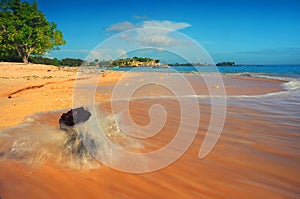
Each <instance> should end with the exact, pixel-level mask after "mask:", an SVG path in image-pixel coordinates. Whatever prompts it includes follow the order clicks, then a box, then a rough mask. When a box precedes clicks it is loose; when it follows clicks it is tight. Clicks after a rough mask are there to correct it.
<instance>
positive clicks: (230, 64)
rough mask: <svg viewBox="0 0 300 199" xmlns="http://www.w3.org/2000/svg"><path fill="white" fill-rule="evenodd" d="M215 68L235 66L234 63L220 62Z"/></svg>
mask: <svg viewBox="0 0 300 199" xmlns="http://www.w3.org/2000/svg"><path fill="white" fill-rule="evenodd" d="M216 66H236V65H235V63H234V62H220V63H217V64H216Z"/></svg>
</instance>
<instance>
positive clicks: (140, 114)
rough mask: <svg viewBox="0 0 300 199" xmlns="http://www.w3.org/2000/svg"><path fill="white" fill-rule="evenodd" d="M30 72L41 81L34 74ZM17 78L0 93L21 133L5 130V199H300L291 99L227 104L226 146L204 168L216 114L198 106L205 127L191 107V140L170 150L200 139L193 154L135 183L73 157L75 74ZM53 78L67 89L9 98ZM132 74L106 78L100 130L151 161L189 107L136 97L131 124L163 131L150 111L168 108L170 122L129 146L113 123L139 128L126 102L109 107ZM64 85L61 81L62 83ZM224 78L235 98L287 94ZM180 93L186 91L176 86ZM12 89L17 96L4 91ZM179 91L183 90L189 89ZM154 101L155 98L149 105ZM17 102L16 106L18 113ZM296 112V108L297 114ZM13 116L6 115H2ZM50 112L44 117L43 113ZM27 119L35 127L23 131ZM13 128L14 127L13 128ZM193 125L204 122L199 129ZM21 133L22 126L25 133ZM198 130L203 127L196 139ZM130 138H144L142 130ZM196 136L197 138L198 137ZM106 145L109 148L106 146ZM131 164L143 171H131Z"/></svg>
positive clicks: (1, 157)
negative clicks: (65, 126)
mask: <svg viewBox="0 0 300 199" xmlns="http://www.w3.org/2000/svg"><path fill="white" fill-rule="evenodd" d="M1 68H2V67H1V64H0V69H1ZM17 68H18V67H17ZM30 68H31V70H33V71H30ZM14 69H15V68H7V69H6V71H5V72H7V73H11V74H13V73H14V72H16V71H17V72H20V71H22V73H15V76H14V77H13V78H11V76H8V77H10V78H6V79H5V78H3V79H2V78H1V79H0V83H6V85H4V86H3V84H0V91H1V92H0V94H6V95H1V97H0V102H1V103H3V104H4V105H5V106H1V113H0V114H2V115H0V116H1V117H2V120H0V122H2V123H0V124H2V125H3V124H6V125H7V126H8V124H10V125H13V123H15V125H14V126H15V128H11V126H8V127H6V128H7V129H5V130H3V129H0V131H1V133H0V138H1V139H0V167H1V170H0V179H1V180H0V192H1V193H0V195H1V197H3V198H20V197H25V198H40V197H41V196H42V197H43V198H45V199H46V198H49V199H50V198H65V197H68V198H74V199H75V198H82V197H88V198H99V197H105V198H115V197H117V198H118V197H119V198H120V197H121V198H122V197H128V198H141V196H142V197H144V198H162V197H166V196H167V197H170V198H201V197H213V198H235V197H236V196H241V197H243V198H261V197H262V196H264V197H267V198H288V197H289V198H292V197H294V198H297V197H299V192H298V184H299V183H300V182H299V180H300V176H299V175H300V174H299V172H298V170H299V169H298V167H299V166H298V165H299V163H300V159H299V141H300V140H299V139H300V137H299V135H298V134H299V133H298V132H299V124H298V122H297V121H298V120H297V118H299V114H298V112H297V110H295V108H294V107H293V105H294V103H295V101H296V102H298V100H297V98H296V99H295V98H290V96H288V97H289V99H290V101H287V100H286V96H284V97H283V98H281V99H280V98H279V101H277V100H276V97H275V100H274V101H273V99H274V98H266V99H264V98H262V99H255V100H252V99H250V100H239V99H238V100H233V101H231V102H233V104H231V103H228V104H227V105H228V106H227V107H226V118H225V123H224V126H223V128H222V134H221V136H220V137H219V139H218V143H217V144H216V145H215V146H214V149H213V150H212V151H211V152H210V153H209V155H208V156H207V157H205V158H199V149H200V147H201V146H202V145H203V142H204V138H205V137H206V135H207V131H208V129H209V127H210V125H211V119H212V118H211V111H212V108H211V106H209V103H207V100H203V99H202V98H199V100H198V101H197V102H198V104H199V108H200V111H201V116H200V118H199V119H197V118H196V115H195V111H197V110H195V109H193V108H192V107H191V108H190V109H189V108H187V109H185V110H186V112H185V115H184V117H185V118H188V120H186V121H185V122H184V124H183V125H184V127H183V131H184V137H182V139H180V141H179V142H178V145H176V146H175V145H174V146H173V147H171V148H169V150H168V154H167V156H169V155H172V153H174V152H177V151H178V150H180V149H181V147H182V144H184V143H185V142H186V141H188V139H189V138H192V139H193V142H192V143H191V145H190V146H189V147H188V148H187V150H186V151H185V152H184V154H183V155H182V156H181V157H180V158H178V159H177V160H175V161H174V162H173V163H172V164H169V165H166V167H164V168H162V169H159V170H157V171H155V172H148V173H141V174H132V173H126V172H121V171H118V170H116V169H115V168H114V167H113V168H111V167H109V166H107V165H106V164H104V163H103V162H102V161H97V160H95V159H86V158H84V157H82V156H80V155H79V154H76V153H75V154H74V153H72V151H70V149H69V148H68V147H66V145H65V143H66V140H67V139H66V132H65V131H62V130H60V129H59V124H58V118H59V117H60V115H61V113H62V111H64V110H65V108H70V107H71V106H72V95H73V88H74V81H71V80H70V81H65V80H68V79H72V78H73V79H74V76H75V75H76V73H75V72H66V71H56V69H57V68H56V69H55V68H53V69H50V70H51V71H48V70H49V69H48V68H47V67H45V68H43V70H41V68H40V66H31V67H29V68H25V67H23V68H22V69H18V70H14ZM37 70H38V71H37ZM33 73H34V74H33ZM45 74H47V75H53V76H54V75H55V74H56V78H51V79H50V81H51V82H62V81H65V82H63V83H61V84H58V83H53V84H46V85H45V86H42V87H40V88H32V89H27V90H22V91H21V92H17V93H15V95H12V98H8V96H7V93H10V92H11V91H15V89H19V88H26V87H28V84H30V83H32V86H34V85H38V84H45V83H47V82H49V79H44V78H40V77H44V75H45ZM123 74H124V73H120V72H107V73H106V74H105V76H104V77H103V78H101V81H100V82H98V83H99V84H100V85H101V86H102V87H101V86H100V88H99V89H98V88H97V92H96V95H95V99H96V102H97V103H98V102H104V103H100V104H99V106H97V108H99V111H100V112H101V113H103V118H101V117H99V118H98V122H103V123H102V124H103V125H104V129H105V130H104V133H105V134H106V135H107V136H108V137H109V138H110V139H111V140H112V141H114V142H116V143H118V144H119V145H120V146H122V148H123V147H124V148H125V149H126V150H129V151H131V150H132V151H135V152H141V153H147V152H151V151H156V150H158V149H160V148H162V147H163V146H166V145H167V144H168V143H170V140H173V138H174V137H176V135H177V133H178V128H179V127H180V126H181V124H182V110H181V104H180V101H178V100H173V99H169V98H164V99H159V98H158V97H159V96H162V95H170V96H172V93H170V92H168V90H167V89H165V88H164V87H159V86H157V85H155V84H152V85H149V86H144V87H143V89H140V90H137V91H136V92H135V93H134V95H133V97H139V96H142V97H145V98H144V99H137V100H132V101H130V117H132V121H134V122H135V123H136V124H138V125H141V126H146V125H147V124H149V123H150V122H151V120H152V119H153V121H156V122H155V125H154V126H153V128H154V129H156V127H157V124H158V123H159V121H163V115H161V114H157V113H154V114H153V117H152V116H151V117H150V115H149V110H150V107H151V106H152V105H154V104H158V105H161V106H162V107H164V109H165V110H166V113H167V117H166V120H165V121H164V123H163V128H162V129H160V130H159V132H157V131H154V129H153V128H151V129H149V130H148V131H147V130H146V131H145V132H143V131H142V132H139V133H151V135H152V133H153V132H157V133H156V134H155V135H153V136H151V137H147V139H139V140H137V139H134V140H133V139H132V138H131V137H126V136H127V133H126V132H123V131H122V129H121V127H120V126H119V124H118V123H116V122H115V120H114V119H115V117H114V116H115V115H117V116H122V117H121V118H123V116H124V119H123V122H125V126H127V127H131V126H132V125H131V124H132V123H130V121H129V120H128V116H127V117H126V115H123V106H124V104H123V101H119V102H117V103H119V106H116V107H115V108H113V107H112V105H111V103H110V99H111V96H112V94H111V91H112V89H113V88H114V85H115V84H116V82H118V81H119V80H120V78H121V77H122V75H123ZM18 75H19V76H18ZM33 75H35V78H33V79H32V81H30V79H29V80H27V79H26V78H22V77H23V76H25V77H27V76H30V77H32V76H33ZM59 75H61V77H62V78H58V76H59ZM128 75H129V77H128V80H135V81H133V83H136V81H140V82H146V81H147V78H150V80H151V77H156V78H157V75H158V77H160V74H159V73H158V74H154V73H143V74H140V73H139V74H136V73H129V74H128ZM93 77H94V76H91V78H93ZM161 77H162V78H165V79H166V80H169V79H168V78H169V74H162V76H161ZM170 77H172V76H170ZM174 77H175V76H174ZM185 77H186V79H187V80H188V81H189V82H190V84H191V85H192V86H193V88H194V89H195V90H196V91H195V92H196V94H205V93H206V92H207V87H206V85H203V80H202V79H201V78H199V76H197V75H195V74H190V75H186V76H185ZM222 77H223V80H224V83H225V86H226V91H227V94H228V95H230V96H235V95H240V94H242V93H243V94H248V95H249V94H259V93H268V92H271V91H272V92H274V91H281V90H282V89H283V88H282V87H281V85H282V82H279V81H264V79H259V80H257V79H247V80H243V79H239V78H238V76H237V78H234V77H224V76H222ZM134 78H136V79H134ZM125 79H126V78H125ZM171 79H173V78H171ZM92 80H94V79H83V80H80V81H79V82H80V83H83V87H81V88H83V90H84V91H85V90H88V89H89V88H92V87H88V85H89V83H91V82H92ZM24 83H27V84H24ZM85 83H86V84H85ZM129 83H130V82H129ZM176 83H178V82H175V83H174V84H176ZM5 86H6V87H7V88H8V89H5V88H6V87H5ZM10 86H12V87H10ZM176 86H177V87H179V88H180V89H181V88H182V87H181V85H180V84H176ZM210 86H213V84H211V85H210ZM124 88H126V87H124ZM220 88H221V87H220ZM220 88H215V89H220ZM148 96H149V97H154V98H151V99H147V97H148ZM295 97H297V96H295ZM187 100H190V99H189V98H187ZM280 100H284V101H280ZM12 102H14V103H15V106H12V105H13V104H12ZM197 102H196V103H197ZM236 102H237V103H236ZM239 102H241V103H240V104H239ZM270 102H271V103H270ZM273 102H274V103H273ZM276 102H277V103H276ZM289 102H291V104H288V103H289ZM5 103H6V104H5ZM296 104H298V103H296ZM1 105H2V104H1ZM281 105H282V106H281ZM3 107H4V108H3ZM58 109H59V110H58ZM5 111H6V115H4V114H3V113H5ZM41 111H43V112H42V113H36V112H41ZM32 114H34V115H32ZM29 115H31V116H29ZM287 115H288V116H289V117H287ZM24 117H28V119H27V120H25V121H24V120H23V119H24ZM3 118H4V119H3ZM9 118H12V119H13V121H9V120H8V119H9ZM193 118H196V120H194V121H193ZM17 119H19V121H20V122H19V123H18V122H17V121H18V120H17ZM215 119H218V117H216V118H215ZM22 121H23V122H22ZM157 121H158V122H157ZM195 121H196V122H195ZM9 122H11V123H9ZM121 122H122V121H121ZM20 123H21V125H18V124H20ZM17 125H18V126H17ZM195 125H197V127H196V129H195V128H194V127H195ZM83 127H84V129H85V127H87V129H86V130H83V134H85V132H94V133H99V132H98V131H97V130H96V131H94V129H93V125H86V126H85V124H83ZM2 128H3V127H2ZM129 131H130V129H129ZM131 131H132V132H134V133H136V130H135V129H132V130H131ZM193 132H195V133H196V135H195V137H193ZM102 133H103V132H102ZM124 134H126V135H125V137H124ZM145 135H148V134H145ZM97 140H98V139H97ZM98 141H99V142H100V143H103V139H101V138H99V140H98ZM105 143H106V142H105ZM97 146H99V148H97V152H100V155H101V154H106V153H108V154H110V155H109V156H108V157H109V158H112V159H114V160H116V161H117V163H118V164H120V165H124V164H126V161H125V162H124V159H123V158H122V156H119V154H118V153H112V152H111V148H110V147H107V145H106V144H103V145H102V144H99V145H97ZM102 152H103V153H102ZM100 157H101V156H100ZM94 158H96V157H95V156H94ZM98 160H99V159H98ZM163 160H164V156H161V157H156V158H155V160H153V161H152V160H148V161H145V162H143V164H142V165H141V166H144V167H145V168H148V167H149V166H152V165H156V164H157V163H161V162H163ZM129 163H134V162H133V161H129ZM220 176H222V178H221V179H220ZM112 179H113V180H112ZM157 182H159V183H157ZM58 187H59V189H58ZM28 190H30V192H28Z"/></svg>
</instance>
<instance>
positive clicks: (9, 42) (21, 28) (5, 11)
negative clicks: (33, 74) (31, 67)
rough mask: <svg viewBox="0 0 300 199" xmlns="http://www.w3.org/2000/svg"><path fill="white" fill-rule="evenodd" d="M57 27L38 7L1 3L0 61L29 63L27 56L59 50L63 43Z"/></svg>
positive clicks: (12, 1) (16, 1) (14, 0)
mask: <svg viewBox="0 0 300 199" xmlns="http://www.w3.org/2000/svg"><path fill="white" fill-rule="evenodd" d="M56 28H57V25H56V24H55V23H53V22H49V21H48V20H47V19H46V17H45V15H44V14H43V13H42V12H41V11H39V10H38V6H37V3H36V2H34V3H33V4H30V3H28V2H21V1H20V0H1V5H0V60H3V59H5V58H6V57H9V56H11V57H16V56H19V57H20V58H21V59H22V60H23V62H24V63H28V58H29V57H30V55H42V54H44V53H46V52H47V51H49V50H58V49H59V47H58V46H60V45H64V44H65V43H66V41H65V40H64V39H63V34H62V32H61V31H59V30H57V29H56Z"/></svg>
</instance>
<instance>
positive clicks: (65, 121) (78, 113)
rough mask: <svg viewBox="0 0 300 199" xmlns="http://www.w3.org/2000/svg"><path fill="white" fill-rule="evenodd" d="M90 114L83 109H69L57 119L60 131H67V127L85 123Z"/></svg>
mask: <svg viewBox="0 0 300 199" xmlns="http://www.w3.org/2000/svg"><path fill="white" fill-rule="evenodd" d="M91 115H92V114H91V113H90V112H89V111H87V110H86V109H84V108H83V107H80V108H75V109H71V110H70V111H68V112H66V113H63V114H62V115H61V116H60V118H59V126H60V129H64V130H68V129H69V128H68V127H67V126H69V127H70V126H74V125H75V124H78V123H81V122H85V121H87V120H88V119H89V118H90V117H91Z"/></svg>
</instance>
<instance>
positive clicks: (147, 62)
mask: <svg viewBox="0 0 300 199" xmlns="http://www.w3.org/2000/svg"><path fill="white" fill-rule="evenodd" d="M111 65H112V66H160V60H158V59H156V60H154V59H150V58H146V57H144V58H143V57H133V58H126V59H118V60H114V61H112V63H111Z"/></svg>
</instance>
